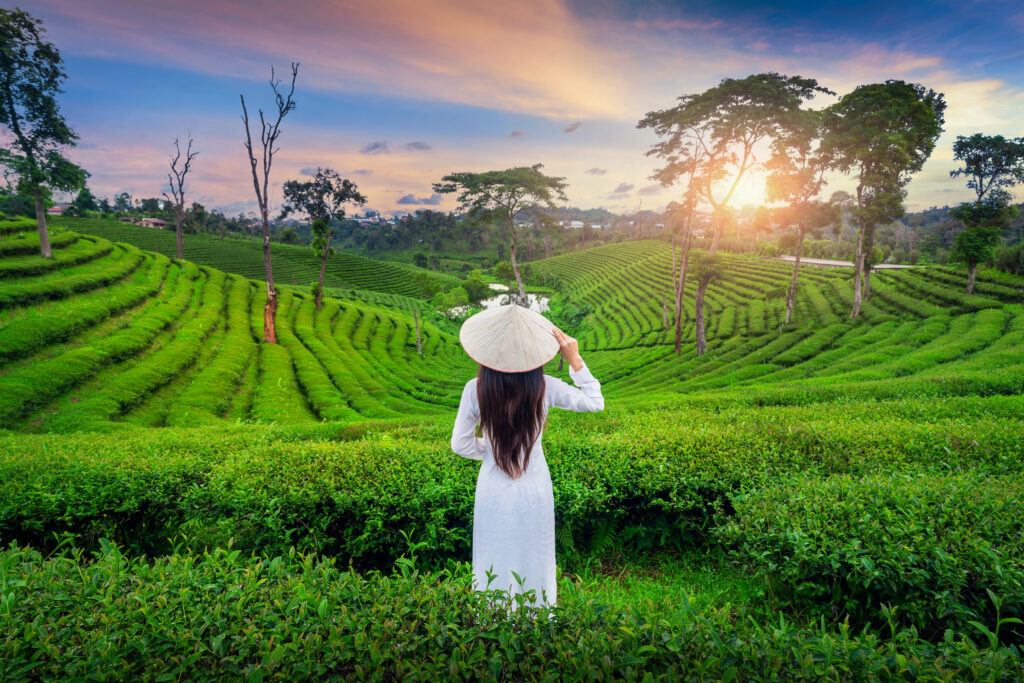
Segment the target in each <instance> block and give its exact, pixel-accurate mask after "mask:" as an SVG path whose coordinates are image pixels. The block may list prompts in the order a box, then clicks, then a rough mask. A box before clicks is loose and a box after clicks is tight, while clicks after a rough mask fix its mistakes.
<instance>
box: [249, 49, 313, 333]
mask: <svg viewBox="0 0 1024 683" xmlns="http://www.w3.org/2000/svg"><path fill="white" fill-rule="evenodd" d="M298 75H299V64H298V62H292V82H291V87H290V88H289V90H288V94H287V95H283V94H282V93H281V90H280V87H279V86H280V85H281V81H280V80H279V79H277V78H276V77H275V76H274V67H270V89H271V90H273V91H274V104H275V105H276V106H277V118H276V119H274V120H273V121H269V120H267V118H266V117H264V115H263V110H262V109H260V110H259V114H260V145H261V146H262V152H261V154H262V162H261V161H260V160H258V159H257V158H256V153H255V152H254V151H253V145H252V134H251V133H250V131H249V112H248V110H247V109H246V108H245V95H239V97H241V99H242V121H243V122H244V123H245V142H244V143H243V144H244V145H245V150H246V151H247V152H248V153H249V167H250V169H251V170H252V186H253V188H254V189H255V190H256V202H257V203H258V204H259V205H260V215H261V216H262V217H263V267H264V268H265V270H266V275H267V305H266V306H265V307H264V308H263V341H265V342H270V343H271V344H276V343H277V328H276V326H275V322H274V317H275V315H276V314H277V289H276V288H275V287H274V271H273V268H272V267H271V264H270V210H269V208H268V205H269V197H268V196H267V194H268V191H269V189H270V166H271V164H272V163H273V161H274V154H275V153H277V151H278V149H277V148H276V147H275V145H276V144H277V138H278V137H279V136H280V135H281V121H282V120H284V117H285V116H287V115H288V113H289V112H290V111H292V110H293V109H295V100H293V99H292V96H293V95H294V94H295V78H296V77H297V76H298Z"/></svg>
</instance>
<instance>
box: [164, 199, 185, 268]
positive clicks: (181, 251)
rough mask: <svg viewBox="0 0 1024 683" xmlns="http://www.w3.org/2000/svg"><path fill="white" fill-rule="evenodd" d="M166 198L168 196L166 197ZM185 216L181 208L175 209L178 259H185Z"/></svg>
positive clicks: (175, 235)
mask: <svg viewBox="0 0 1024 683" xmlns="http://www.w3.org/2000/svg"><path fill="white" fill-rule="evenodd" d="M164 196H165V197H166V196H167V195H164ZM184 218H185V217H184V216H183V215H182V211H181V207H180V206H177V207H175V211H174V219H175V220H174V237H175V241H176V242H177V244H178V258H179V259H183V258H185V225H184Z"/></svg>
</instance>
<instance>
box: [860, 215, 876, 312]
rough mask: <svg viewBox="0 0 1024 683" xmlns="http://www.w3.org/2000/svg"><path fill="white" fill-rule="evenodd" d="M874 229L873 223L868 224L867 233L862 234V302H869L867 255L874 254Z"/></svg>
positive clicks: (869, 287) (869, 269) (869, 280)
mask: <svg viewBox="0 0 1024 683" xmlns="http://www.w3.org/2000/svg"><path fill="white" fill-rule="evenodd" d="M875 229H876V226H875V224H874V223H869V224H868V226H867V231H866V232H865V233H864V267H863V269H862V270H863V278H864V286H863V288H862V289H863V300H864V301H870V300H871V269H872V264H870V263H868V254H874V253H875Z"/></svg>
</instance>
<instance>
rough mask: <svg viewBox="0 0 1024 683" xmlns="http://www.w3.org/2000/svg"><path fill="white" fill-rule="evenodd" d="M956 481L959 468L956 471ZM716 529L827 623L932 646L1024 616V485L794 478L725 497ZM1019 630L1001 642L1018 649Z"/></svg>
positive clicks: (923, 478) (1010, 627) (1022, 632)
mask: <svg viewBox="0 0 1024 683" xmlns="http://www.w3.org/2000/svg"><path fill="white" fill-rule="evenodd" d="M951 469H952V470H954V471H955V470H958V469H960V468H958V467H956V466H951ZM732 503H733V505H734V507H735V510H736V514H735V516H734V517H733V518H732V519H730V520H729V521H728V522H727V523H726V524H725V525H724V526H723V527H722V528H721V529H720V530H719V536H720V537H721V538H722V539H723V541H724V542H725V543H728V544H732V545H735V546H736V551H735V552H736V555H737V557H738V558H739V560H740V561H741V562H743V563H745V564H746V565H747V566H749V567H751V568H754V567H757V568H759V569H761V570H763V571H766V572H768V574H769V575H770V576H771V577H773V579H774V584H775V586H776V587H777V589H779V590H781V591H785V592H786V593H788V594H791V596H792V597H793V598H794V599H795V600H796V601H797V602H798V603H799V604H801V605H805V606H807V607H809V608H812V609H824V610H826V611H828V612H830V614H829V616H830V617H831V618H842V617H844V616H849V617H850V618H851V619H853V620H854V623H861V624H863V623H867V622H869V621H870V622H873V623H874V625H875V626H884V625H885V621H886V616H885V614H886V611H887V610H886V608H888V610H891V612H892V615H893V618H894V619H895V621H896V622H897V623H900V624H912V625H914V626H915V627H916V628H917V629H919V630H920V631H921V632H923V633H924V634H926V635H928V636H930V637H937V636H939V635H940V634H941V633H942V631H943V629H945V628H955V629H958V630H961V631H962V630H968V629H969V628H970V623H971V621H979V622H981V623H984V624H993V623H995V621H996V613H995V611H994V604H993V602H992V600H991V599H990V596H989V591H991V592H993V593H994V594H995V595H996V596H999V598H1000V599H1001V601H1002V604H1001V610H1002V611H1001V616H1003V617H1006V618H1016V619H1020V618H1022V617H1024V483H1022V481H1021V479H1020V477H1019V475H1017V474H1014V475H1010V476H992V475H988V474H980V473H978V474H975V473H967V474H942V475H936V474H928V475H909V474H907V475H899V474H893V473H890V474H886V475H884V476H879V475H870V476H866V477H863V478H859V477H852V476H849V475H836V476H831V477H828V478H824V479H820V478H813V479H811V478H806V477H796V478H794V479H793V480H792V481H790V482H787V483H786V484H784V485H781V486H774V487H771V488H770V489H768V488H765V489H761V490H758V491H754V492H750V493H745V494H739V495H735V496H733V497H732ZM1020 623H1021V622H1019V621H1018V622H1017V623H1008V624H1006V626H1005V628H1004V630H1003V634H1004V635H1005V636H1006V637H1007V638H1010V639H1014V640H1016V641H1017V642H1024V628H1022V627H1021V625H1020Z"/></svg>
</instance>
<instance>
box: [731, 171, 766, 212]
mask: <svg viewBox="0 0 1024 683" xmlns="http://www.w3.org/2000/svg"><path fill="white" fill-rule="evenodd" d="M764 182H765V177H764V175H762V174H760V173H755V172H753V171H747V172H746V173H744V174H743V177H742V178H741V179H740V183H739V185H737V186H736V191H735V192H733V193H732V197H730V198H729V206H731V207H733V208H734V209H742V208H743V207H744V206H747V205H748V204H749V205H750V206H761V205H762V204H764V203H765V200H766V198H765V187H764Z"/></svg>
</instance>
